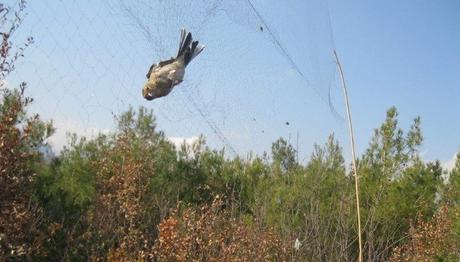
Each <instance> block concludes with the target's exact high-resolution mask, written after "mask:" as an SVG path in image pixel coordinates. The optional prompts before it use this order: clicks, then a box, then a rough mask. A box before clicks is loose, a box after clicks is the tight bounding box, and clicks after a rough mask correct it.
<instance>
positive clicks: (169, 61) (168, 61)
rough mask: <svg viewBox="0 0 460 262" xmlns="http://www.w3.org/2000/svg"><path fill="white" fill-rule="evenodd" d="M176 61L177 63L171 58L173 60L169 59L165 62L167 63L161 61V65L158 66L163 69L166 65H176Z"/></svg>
mask: <svg viewBox="0 0 460 262" xmlns="http://www.w3.org/2000/svg"><path fill="white" fill-rule="evenodd" d="M174 61H176V59H175V58H172V57H171V59H168V60H165V61H160V63H158V66H159V67H163V66H165V65H169V64H172V63H174Z"/></svg>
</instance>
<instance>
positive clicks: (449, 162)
mask: <svg viewBox="0 0 460 262" xmlns="http://www.w3.org/2000/svg"><path fill="white" fill-rule="evenodd" d="M456 159H457V154H454V156H452V158H451V159H450V160H447V161H443V162H442V163H441V165H442V167H443V168H444V169H447V170H448V171H451V170H452V169H453V168H454V166H455V160H456Z"/></svg>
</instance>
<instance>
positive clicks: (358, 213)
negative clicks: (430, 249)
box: [334, 49, 363, 262]
mask: <svg viewBox="0 0 460 262" xmlns="http://www.w3.org/2000/svg"><path fill="white" fill-rule="evenodd" d="M334 56H335V60H336V62H337V67H338V68H339V73H340V80H341V83H342V89H343V97H344V99H345V106H346V109H347V116H348V131H349V134H350V145H351V156H352V161H353V173H354V176H355V195H356V212H357V216H358V243H359V257H358V261H359V262H362V260H363V250H362V240H361V214H360V212H359V186H358V185H359V181H358V180H359V178H358V169H357V168H356V154H355V139H354V133H353V125H352V123H351V111H350V105H349V103H348V92H347V85H346V83H345V77H344V74H343V70H342V65H341V64H340V61H339V57H338V56H337V52H336V51H335V49H334Z"/></svg>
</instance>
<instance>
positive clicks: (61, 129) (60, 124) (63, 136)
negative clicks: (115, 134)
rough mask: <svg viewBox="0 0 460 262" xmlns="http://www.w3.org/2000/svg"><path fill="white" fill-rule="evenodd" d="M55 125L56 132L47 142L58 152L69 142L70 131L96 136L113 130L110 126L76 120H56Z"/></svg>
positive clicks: (88, 136) (86, 135) (81, 134)
mask: <svg viewBox="0 0 460 262" xmlns="http://www.w3.org/2000/svg"><path fill="white" fill-rule="evenodd" d="M53 126H54V128H55V129H56V132H55V133H54V134H53V135H52V136H51V137H50V138H49V139H48V141H47V142H49V144H50V145H51V148H52V149H53V151H54V152H55V153H56V154H59V152H60V151H61V150H62V148H63V147H64V146H65V145H67V144H68V143H67V142H68V137H67V134H68V133H76V134H77V135H78V136H79V137H81V136H85V137H87V138H94V137H96V136H97V135H98V134H101V133H102V134H107V133H109V132H110V131H111V130H110V129H109V128H98V127H89V126H85V125H84V124H83V123H81V122H77V121H74V120H69V119H66V120H60V121H58V120H54V121H53Z"/></svg>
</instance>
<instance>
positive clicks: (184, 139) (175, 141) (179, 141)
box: [166, 136, 199, 148]
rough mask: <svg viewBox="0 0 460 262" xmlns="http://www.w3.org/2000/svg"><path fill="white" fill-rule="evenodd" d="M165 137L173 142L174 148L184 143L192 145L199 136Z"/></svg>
mask: <svg viewBox="0 0 460 262" xmlns="http://www.w3.org/2000/svg"><path fill="white" fill-rule="evenodd" d="M166 139H168V141H169V142H171V143H173V144H174V146H175V147H176V148H180V147H181V146H182V145H183V144H184V143H185V145H186V146H189V147H190V146H193V145H194V144H195V143H196V142H197V141H198V139H199V137H197V136H192V137H167V138H166Z"/></svg>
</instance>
